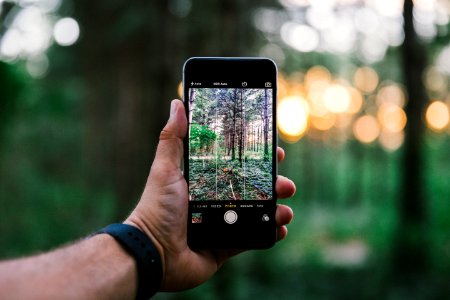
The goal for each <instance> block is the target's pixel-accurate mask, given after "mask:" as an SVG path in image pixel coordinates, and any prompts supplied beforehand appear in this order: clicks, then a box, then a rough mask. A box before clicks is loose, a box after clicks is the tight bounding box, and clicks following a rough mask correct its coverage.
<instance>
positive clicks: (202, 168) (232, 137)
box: [189, 88, 273, 200]
mask: <svg viewBox="0 0 450 300" xmlns="http://www.w3.org/2000/svg"><path fill="white" fill-rule="evenodd" d="M189 124H190V126H189V198H190V200H266V199H272V139H273V135H272V89H250V88H248V89H246V88H245V89H244V88H196V89H190V90H189Z"/></svg>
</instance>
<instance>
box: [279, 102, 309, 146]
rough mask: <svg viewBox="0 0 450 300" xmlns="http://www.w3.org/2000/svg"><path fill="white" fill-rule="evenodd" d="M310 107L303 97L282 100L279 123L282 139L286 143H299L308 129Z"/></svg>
mask: <svg viewBox="0 0 450 300" xmlns="http://www.w3.org/2000/svg"><path fill="white" fill-rule="evenodd" d="M308 118H309V105H308V103H307V102H306V100H305V99H304V98H303V97H300V96H291V97H287V98H283V99H281V100H280V102H279V105H278V111H277V119H278V121H277V123H278V129H279V130H280V137H281V138H282V139H283V140H284V141H286V142H291V143H293V142H296V141H298V140H299V139H300V138H301V137H302V136H303V135H304V134H305V132H306V129H307V128H308Z"/></svg>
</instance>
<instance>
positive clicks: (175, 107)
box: [170, 100, 177, 116]
mask: <svg viewBox="0 0 450 300" xmlns="http://www.w3.org/2000/svg"><path fill="white" fill-rule="evenodd" d="M176 111H177V104H176V102H175V100H173V101H172V103H171V104H170V116H173V115H174V114H175V112H176Z"/></svg>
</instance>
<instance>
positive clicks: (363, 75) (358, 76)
mask: <svg viewBox="0 0 450 300" xmlns="http://www.w3.org/2000/svg"><path fill="white" fill-rule="evenodd" d="M378 81H379V78H378V74H377V72H376V71H375V70H374V69H372V68H370V67H361V68H358V69H357V70H356V72H355V75H354V76H353V84H354V85H355V86H356V87H357V88H358V89H359V90H360V91H362V92H364V93H366V94H370V93H372V92H373V91H375V89H376V88H377V86H378Z"/></svg>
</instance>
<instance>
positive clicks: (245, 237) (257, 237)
mask: <svg viewBox="0 0 450 300" xmlns="http://www.w3.org/2000/svg"><path fill="white" fill-rule="evenodd" d="M236 70H238V72H236ZM277 73H278V72H277V67H276V64H275V63H274V62H273V61H272V60H271V59H268V58H259V57H257V58H252V57H193V58H190V59H188V60H187V61H186V62H185V64H184V66H183V100H184V104H185V112H186V117H187V118H188V117H189V101H187V99H188V95H189V89H190V86H189V84H187V82H192V81H193V80H195V81H204V80H211V79H212V78H213V79H214V81H226V82H229V81H230V80H231V81H235V82H240V81H242V80H244V79H245V80H246V81H249V85H250V86H252V85H254V84H255V83H257V85H259V84H260V82H261V80H267V81H271V82H273V86H272V87H271V88H272V90H273V92H272V153H273V155H272V195H273V199H272V200H260V201H264V204H265V208H266V210H267V211H269V216H270V221H269V222H267V224H266V223H264V225H261V224H258V223H255V226H252V225H248V224H247V225H246V226H245V228H243V226H230V225H228V224H225V223H224V224H217V226H202V225H201V226H199V224H195V225H194V226H193V224H192V223H191V222H190V218H189V216H191V204H190V203H191V201H190V202H189V204H188V207H189V208H188V218H187V223H188V224H187V225H188V228H187V229H188V230H187V240H188V245H189V247H191V248H193V249H264V248H270V247H271V246H273V245H274V243H275V242H276V240H277V227H276V223H275V211H276V202H277V194H276V190H275V184H276V176H277V173H278V164H277V160H278V158H277V141H278V135H277V126H276V124H277V119H276V117H277V116H276V107H277V105H276V103H277V75H278V74H277ZM249 78H252V80H250V79H249ZM253 81H254V82H253ZM258 88H263V87H260V86H258ZM188 143H189V141H188V137H186V138H185V139H184V177H185V179H186V181H187V184H188V186H189V178H188V175H189V158H188V155H189V153H188V152H189V150H188V149H189V148H188V146H189V144H188ZM194 201H195V200H194ZM221 201H224V202H227V201H226V200H221ZM233 201H238V200H231V202H233ZM243 201H249V200H243ZM253 211H254V214H256V213H257V210H256V208H255V209H253ZM235 225H237V224H235Z"/></svg>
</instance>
